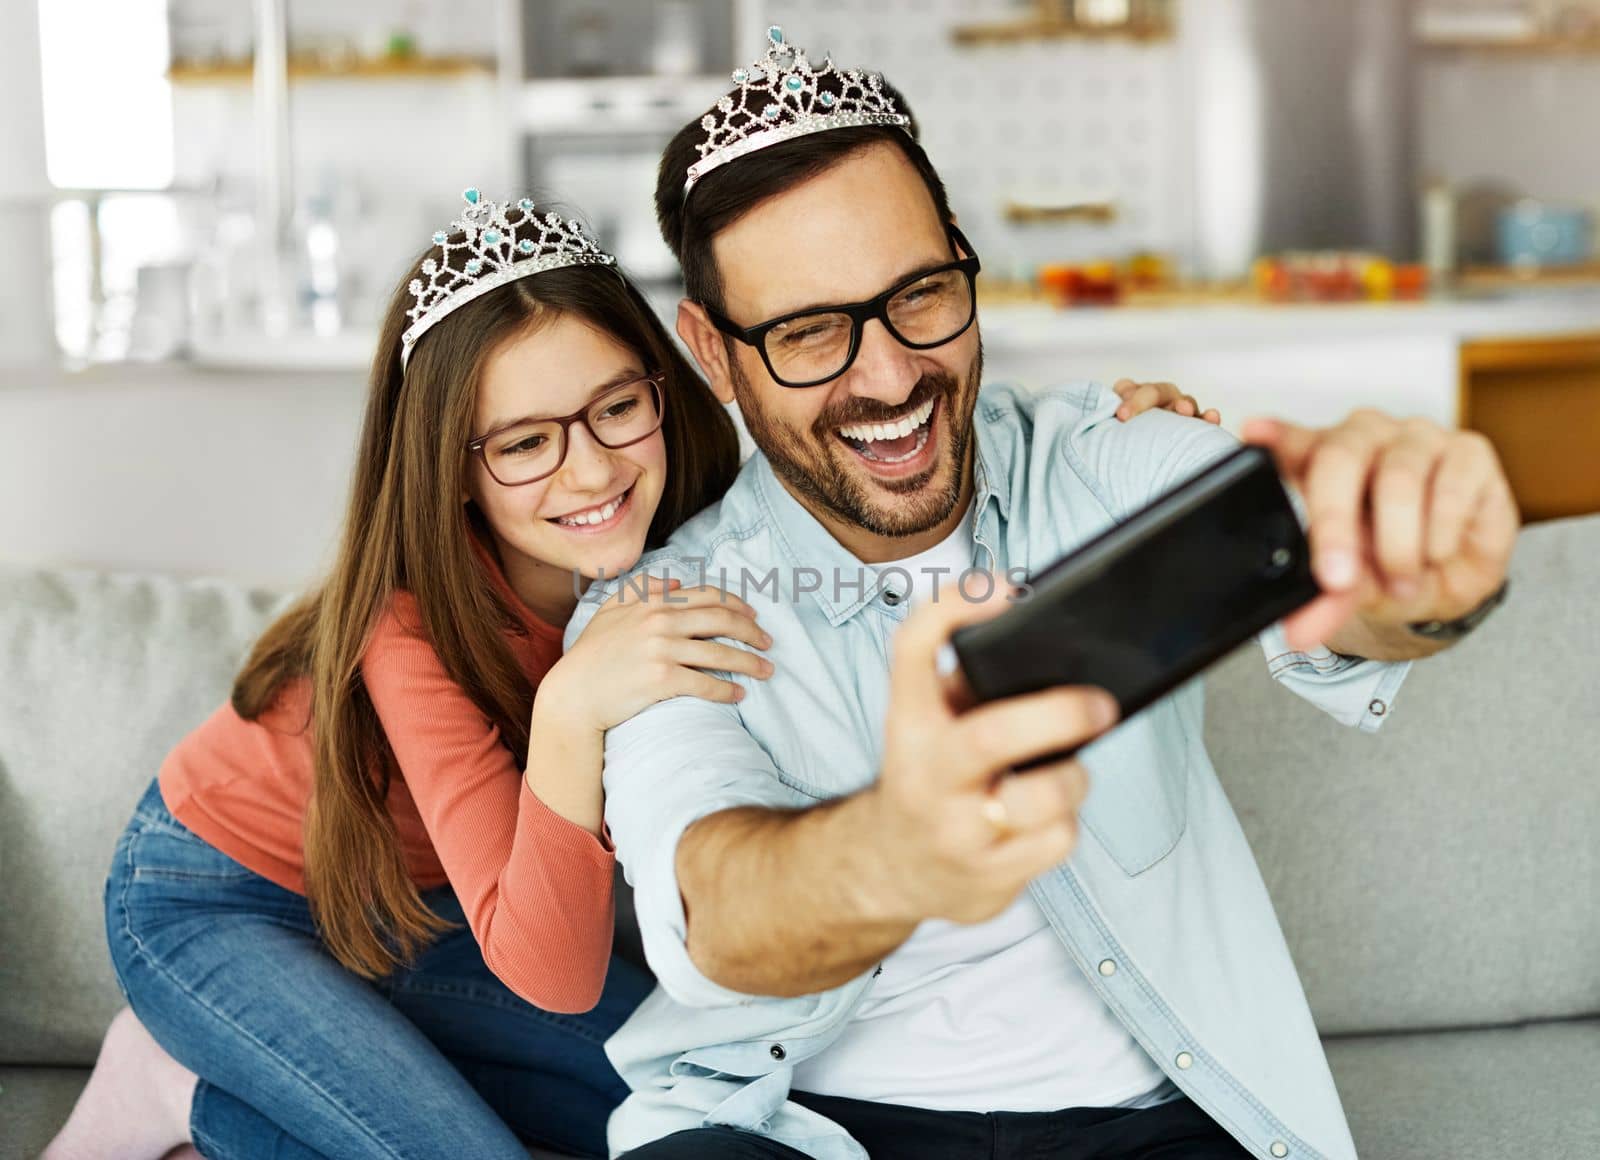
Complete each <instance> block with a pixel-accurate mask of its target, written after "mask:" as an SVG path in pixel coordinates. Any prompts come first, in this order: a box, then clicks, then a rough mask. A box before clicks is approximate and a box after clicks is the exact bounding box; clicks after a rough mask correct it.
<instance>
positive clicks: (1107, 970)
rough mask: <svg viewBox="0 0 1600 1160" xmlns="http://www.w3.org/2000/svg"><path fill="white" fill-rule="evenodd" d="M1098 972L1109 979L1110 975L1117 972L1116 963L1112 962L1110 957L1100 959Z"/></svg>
mask: <svg viewBox="0 0 1600 1160" xmlns="http://www.w3.org/2000/svg"><path fill="white" fill-rule="evenodd" d="M1100 973H1101V974H1102V975H1104V976H1105V977H1106V978H1108V979H1109V978H1110V977H1111V976H1112V975H1114V974H1116V973H1117V964H1116V963H1114V962H1112V961H1111V960H1110V959H1101V960H1100Z"/></svg>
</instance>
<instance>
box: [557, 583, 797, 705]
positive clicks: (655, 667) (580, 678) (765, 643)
mask: <svg viewBox="0 0 1600 1160" xmlns="http://www.w3.org/2000/svg"><path fill="white" fill-rule="evenodd" d="M715 637H726V638H728V639H730V640H736V641H741V642H743V643H744V644H747V645H749V646H750V647H751V648H753V649H760V650H765V649H767V648H768V647H770V646H771V644H772V638H771V637H770V636H768V635H767V634H766V632H765V631H764V630H763V629H762V628H761V626H760V625H759V624H757V623H756V611H755V609H754V608H752V607H750V605H748V604H746V603H745V602H744V601H743V600H740V599H739V598H738V597H737V596H734V595H733V594H732V593H729V592H725V591H723V590H722V589H720V588H711V587H704V588H684V587H683V586H682V584H681V582H680V581H677V580H671V581H663V580H659V579H657V578H655V577H650V578H649V587H648V589H647V590H646V592H645V595H644V596H643V597H642V598H641V597H640V595H639V592H638V588H637V586H636V585H633V584H629V583H625V584H624V585H623V586H622V588H621V590H620V591H618V592H617V593H616V594H615V595H613V596H612V597H611V598H610V599H609V600H607V601H606V602H605V603H604V604H603V605H601V606H600V610H599V611H598V612H596V613H595V614H594V619H593V620H591V621H590V622H589V627H588V628H586V629H584V632H583V635H582V636H580V637H579V638H578V640H577V643H576V644H574V645H573V646H572V650H571V651H570V652H568V653H567V654H566V655H565V656H563V657H562V658H561V660H559V661H558V662H556V664H555V666H554V667H553V668H552V669H551V670H550V672H549V673H547V674H546V675H545V678H544V681H543V682H542V683H541V684H540V686H539V697H540V699H543V700H546V701H551V700H558V701H559V703H560V706H561V708H562V711H563V716H569V715H570V718H571V719H572V720H573V723H575V724H582V725H583V726H585V727H586V728H590V729H593V730H594V731H596V732H604V731H605V730H607V729H609V728H611V727H612V726H613V725H617V724H620V723H621V722H623V721H626V720H627V719H628V718H630V717H632V716H634V715H635V714H636V713H638V712H640V711H641V710H643V709H645V708H647V707H648V706H650V705H653V704H655V703H656V702H657V701H665V700H667V699H669V698H671V697H683V696H689V697H700V698H703V699H705V700H707V701H720V702H723V703H727V704H731V703H733V702H736V701H738V700H740V699H741V698H742V697H743V696H744V689H743V688H741V687H740V686H739V685H738V684H737V683H735V682H733V681H729V680H725V679H723V678H721V677H714V676H712V675H711V672H709V671H707V670H714V671H722V672H729V673H741V674H743V675H745V676H748V677H754V678H756V679H757V680H763V681H764V680H766V679H767V678H768V677H770V676H771V675H772V672H773V666H772V662H771V661H769V660H767V658H766V657H764V656H759V655H757V654H756V653H753V652H747V651H746V650H744V649H742V648H735V647H734V646H733V645H731V644H728V643H726V642H725V641H721V640H715V639H713V638H715ZM547 690H548V693H549V695H547Z"/></svg>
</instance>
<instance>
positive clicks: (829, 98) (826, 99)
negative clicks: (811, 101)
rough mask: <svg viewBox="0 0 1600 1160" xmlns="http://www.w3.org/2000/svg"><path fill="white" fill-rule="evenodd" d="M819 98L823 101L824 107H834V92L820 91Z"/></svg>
mask: <svg viewBox="0 0 1600 1160" xmlns="http://www.w3.org/2000/svg"><path fill="white" fill-rule="evenodd" d="M817 100H818V102H820V103H821V105H822V107H823V108H824V109H831V108H833V102H834V96H833V94H832V93H827V92H824V93H819V94H817Z"/></svg>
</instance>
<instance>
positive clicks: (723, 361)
mask: <svg viewBox="0 0 1600 1160" xmlns="http://www.w3.org/2000/svg"><path fill="white" fill-rule="evenodd" d="M678 337H679V338H681V339H683V344H684V345H685V346H687V347H688V348H689V353H690V354H692V355H694V361H695V362H696V363H698V364H699V365H700V373H701V374H703V375H705V377H706V382H708V383H710V384H711V393H712V394H713V395H715V396H716V397H717V399H718V401H719V402H722V403H724V404H727V403H731V402H733V372H732V369H731V368H730V367H729V366H728V346H727V344H726V343H725V342H723V341H722V332H721V331H720V330H718V329H717V328H716V327H715V326H713V325H712V323H711V319H710V317H708V316H707V314H706V308H705V307H704V306H701V305H700V303H698V302H695V301H694V300H693V299H689V298H685V299H682V300H681V301H680V302H679V303H678Z"/></svg>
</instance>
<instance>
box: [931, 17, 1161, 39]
mask: <svg viewBox="0 0 1600 1160" xmlns="http://www.w3.org/2000/svg"><path fill="white" fill-rule="evenodd" d="M1172 38H1173V29H1172V25H1170V24H1122V25H1114V26H1109V27H1104V28H1102V27H1097V26H1091V25H1083V24H1072V23H1070V22H1068V21H1064V20H1015V21H1011V22H1009V23H1006V24H965V25H960V26H958V27H956V28H952V29H951V30H950V39H951V40H953V41H955V42H956V43H957V44H962V45H977V44H1021V43H1024V42H1026V41H1031V40H1133V41H1139V42H1142V43H1153V42H1157V41H1166V40H1171V39H1172Z"/></svg>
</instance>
